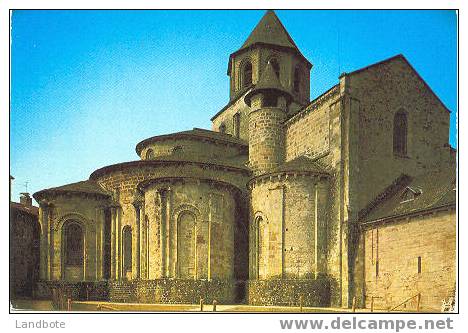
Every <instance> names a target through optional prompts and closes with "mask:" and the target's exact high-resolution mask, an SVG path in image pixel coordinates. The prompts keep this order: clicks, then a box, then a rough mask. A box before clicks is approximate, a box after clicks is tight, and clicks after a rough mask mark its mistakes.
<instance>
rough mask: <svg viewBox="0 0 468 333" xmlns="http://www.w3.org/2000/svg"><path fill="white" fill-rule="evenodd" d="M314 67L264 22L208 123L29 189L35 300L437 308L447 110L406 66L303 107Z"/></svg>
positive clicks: (448, 233)
mask: <svg viewBox="0 0 468 333" xmlns="http://www.w3.org/2000/svg"><path fill="white" fill-rule="evenodd" d="M311 60H313V59H311ZM312 66H313V65H312V63H311V62H310V60H308V59H306V58H305V57H304V55H303V54H302V53H301V51H300V50H299V48H298V46H297V45H296V44H295V42H294V41H293V39H292V38H291V36H290V35H289V34H288V32H287V31H286V29H285V27H284V26H283V24H282V23H281V22H280V20H279V19H278V17H277V16H276V14H275V13H274V12H273V11H267V12H266V13H265V15H264V16H263V18H262V19H261V21H260V22H259V23H258V25H257V26H256V27H255V28H254V30H253V31H252V33H251V34H250V35H249V36H248V38H247V40H246V41H245V43H244V44H243V45H242V46H241V47H240V48H239V49H238V50H236V51H235V52H233V53H232V54H231V55H230V56H229V59H228V67H227V75H228V76H229V78H230V93H229V96H230V97H229V101H228V103H227V104H226V106H225V107H224V108H222V109H221V110H220V111H219V112H218V113H217V114H215V115H214V116H213V117H212V118H211V121H212V129H211V130H205V129H198V128H194V129H192V130H187V131H183V132H178V133H172V134H166V135H157V136H154V137H150V138H147V139H145V140H143V141H141V142H139V143H138V144H137V145H136V153H137V155H138V159H136V160H135V161H129V162H123V163H119V164H114V165H110V166H105V167H102V168H100V169H98V170H96V171H94V172H92V173H91V175H90V177H89V179H87V180H84V181H81V182H78V183H74V184H68V185H64V186H59V187H54V188H49V189H44V190H42V191H39V192H37V193H35V194H34V198H35V199H36V201H37V202H38V203H39V205H40V210H39V221H40V225H41V231H40V233H41V238H40V281H39V283H38V285H37V295H43V296H47V295H50V293H51V289H53V287H54V286H56V285H58V284H66V285H69V286H72V287H75V288H76V290H82V288H84V287H83V286H85V288H86V290H87V294H86V297H87V298H89V299H108V300H111V301H119V302H151V303H161V302H167V303H197V302H199V300H200V298H204V299H205V302H211V301H212V300H214V299H216V300H217V301H218V303H221V304H223V303H224V304H232V303H249V304H254V305H287V304H298V302H299V300H300V299H301V300H302V302H303V304H304V305H308V306H334V307H351V306H352V304H353V302H354V303H355V304H356V306H358V307H370V306H371V303H372V306H375V307H380V308H384V309H389V308H392V307H393V306H395V305H398V304H399V303H401V302H403V301H404V300H406V299H408V298H411V297H413V296H414V295H418V294H419V295H420V296H419V297H420V298H419V302H420V304H419V305H418V306H421V307H422V308H423V309H437V310H438V309H440V304H441V303H442V302H443V301H444V300H446V299H447V298H449V297H451V296H453V294H454V293H455V288H456V286H455V277H456V261H455V258H456V190H455V188H456V182H455V179H456V178H455V166H456V151H455V150H454V149H453V148H451V147H450V146H449V144H448V140H449V119H450V110H448V109H447V108H446V107H445V106H444V104H443V103H442V101H441V100H440V99H439V98H438V97H437V96H436V95H435V94H434V92H433V91H432V90H431V88H430V87H429V86H428V85H427V83H426V82H425V81H424V80H423V79H422V78H421V76H420V75H419V74H418V73H417V72H416V70H415V69H414V68H413V67H412V66H411V64H410V63H409V62H408V60H407V59H406V58H405V57H404V56H403V55H396V56H394V57H392V58H390V59H386V60H383V61H381V62H378V63H375V64H372V65H369V66H367V67H365V68H362V69H358V70H355V71H353V72H349V73H343V74H341V75H340V77H339V78H338V80H337V84H336V85H334V86H332V87H329V88H328V89H327V90H326V91H325V92H324V93H323V94H322V95H320V96H319V97H317V98H315V99H314V100H312V101H311V100H310V84H311V82H312V84H314V78H313V75H312V78H311V76H310V73H311V69H312ZM80 288H81V289H80ZM77 295H81V296H77V297H84V296H83V293H81V294H80V292H77ZM411 302H412V301H410V302H407V303H405V307H407V308H406V309H410V308H411V307H412V306H415V305H414V303H411Z"/></svg>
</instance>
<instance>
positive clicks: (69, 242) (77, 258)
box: [64, 221, 83, 266]
mask: <svg viewBox="0 0 468 333" xmlns="http://www.w3.org/2000/svg"><path fill="white" fill-rule="evenodd" d="M64 234H65V265H66V266H83V228H82V227H81V225H80V224H79V223H77V222H74V221H73V222H69V223H68V224H67V225H66V226H65V233H64Z"/></svg>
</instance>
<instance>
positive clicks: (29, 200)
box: [20, 192, 32, 207]
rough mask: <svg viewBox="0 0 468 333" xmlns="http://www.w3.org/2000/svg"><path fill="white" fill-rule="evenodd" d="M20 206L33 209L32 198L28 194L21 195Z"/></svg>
mask: <svg viewBox="0 0 468 333" xmlns="http://www.w3.org/2000/svg"><path fill="white" fill-rule="evenodd" d="M20 204H22V205H24V206H27V207H31V206H32V198H31V196H30V195H29V193H27V192H23V193H20Z"/></svg>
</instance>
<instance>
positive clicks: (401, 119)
mask: <svg viewBox="0 0 468 333" xmlns="http://www.w3.org/2000/svg"><path fill="white" fill-rule="evenodd" d="M407 146H408V119H407V116H406V113H405V112H404V111H398V112H397V113H396V114H395V117H394V118H393V154H394V155H396V156H406V155H407Z"/></svg>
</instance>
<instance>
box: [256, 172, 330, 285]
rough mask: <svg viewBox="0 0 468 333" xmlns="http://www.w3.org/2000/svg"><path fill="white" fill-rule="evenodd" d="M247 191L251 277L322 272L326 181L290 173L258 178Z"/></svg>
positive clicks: (306, 276)
mask: <svg viewBox="0 0 468 333" xmlns="http://www.w3.org/2000/svg"><path fill="white" fill-rule="evenodd" d="M251 187H252V190H251V200H252V202H251V217H250V221H251V222H250V225H251V230H250V249H251V250H250V253H251V257H250V263H251V264H250V276H251V279H255V278H259V279H269V278H278V277H283V278H310V277H313V276H315V275H316V274H318V273H324V272H325V271H326V243H325V235H326V234H327V231H326V228H327V224H328V223H327V213H326V210H327V205H328V202H327V198H328V185H327V180H326V179H325V178H321V177H320V176H317V177H315V176H313V175H310V174H302V175H293V174H291V175H288V176H287V178H286V175H283V176H282V177H274V178H272V179H271V180H270V179H269V178H268V179H265V180H262V179H261V178H259V179H258V180H257V181H255V182H254V183H253V184H252V185H251Z"/></svg>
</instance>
